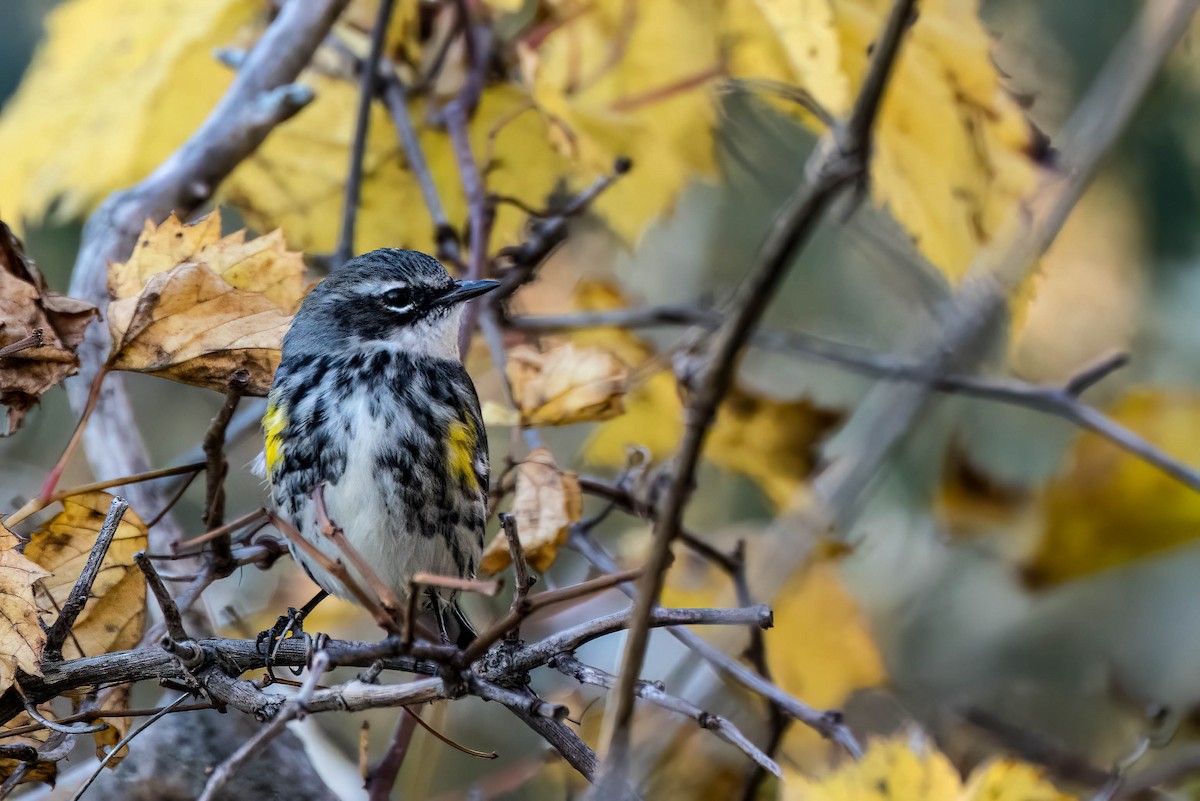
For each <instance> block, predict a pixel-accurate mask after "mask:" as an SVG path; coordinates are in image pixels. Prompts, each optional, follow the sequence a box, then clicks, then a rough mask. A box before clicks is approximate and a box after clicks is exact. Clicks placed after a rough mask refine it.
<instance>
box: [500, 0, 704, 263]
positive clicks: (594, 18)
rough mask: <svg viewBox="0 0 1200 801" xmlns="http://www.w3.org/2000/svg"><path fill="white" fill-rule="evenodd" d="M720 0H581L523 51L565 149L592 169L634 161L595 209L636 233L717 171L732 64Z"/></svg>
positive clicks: (624, 232) (627, 234)
mask: <svg viewBox="0 0 1200 801" xmlns="http://www.w3.org/2000/svg"><path fill="white" fill-rule="evenodd" d="M717 8H718V4H717V3H716V2H714V0H655V2H653V3H630V2H626V0H596V2H592V3H589V4H588V5H587V6H586V8H585V10H584V11H583V13H579V12H578V11H577V9H575V7H574V6H573V5H572V4H564V6H563V8H562V9H559V11H560V14H561V19H560V20H559V23H560V24H558V25H557V26H556V27H555V28H554V29H553V30H551V32H550V33H549V34H548V35H546V36H545V37H544V38H543V39H542V40H541V41H540V42H539V43H538V45H537V47H536V53H535V54H533V53H526V55H525V58H524V59H523V62H522V63H523V66H524V68H525V73H526V75H525V79H526V82H527V83H528V84H529V86H530V87H531V88H532V92H533V95H534V98H535V99H536V100H537V103H538V106H539V108H540V109H541V111H542V113H543V114H544V115H545V117H546V119H547V121H548V123H549V124H550V125H551V140H552V141H553V142H554V144H555V146H556V147H557V148H558V150H559V152H560V153H562V154H563V155H564V156H566V157H567V158H569V159H571V160H572V161H573V162H575V163H577V164H579V165H580V166H582V167H583V171H584V173H585V174H587V173H589V172H590V173H593V174H594V173H598V172H606V171H608V170H611V169H612V165H613V162H614V160H615V159H616V158H617V157H629V158H631V159H632V160H633V163H634V170H633V172H631V173H630V174H629V175H628V176H627V177H625V178H623V179H622V180H621V181H619V182H618V183H617V184H616V185H615V186H614V187H612V188H611V189H609V190H608V191H607V192H605V194H604V195H602V196H601V197H600V199H599V201H598V202H597V203H596V205H595V209H596V210H597V211H598V212H599V213H600V214H601V215H603V216H604V217H605V219H606V220H607V221H608V223H609V225H610V226H611V227H612V228H613V230H614V231H616V232H617V233H618V234H620V235H621V236H622V237H623V238H625V239H626V240H627V241H630V242H636V241H637V239H638V238H639V236H640V234H641V232H642V230H643V229H644V228H645V227H646V225H647V223H649V222H650V221H652V220H654V219H655V218H657V217H660V216H662V215H663V214H665V213H666V212H667V211H669V210H670V208H671V206H672V204H673V203H674V201H675V197H676V195H677V194H678V193H679V191H680V190H681V189H682V188H683V185H684V183H685V182H687V181H688V180H693V179H695V178H696V177H703V176H710V175H712V174H714V172H715V161H714V155H713V126H714V124H715V121H716V112H715V109H714V107H713V103H712V99H711V96H710V89H711V86H712V84H713V82H714V80H715V79H716V78H717V77H719V76H720V75H721V73H722V53H721V40H720V36H719V35H718V28H717V21H718V11H717Z"/></svg>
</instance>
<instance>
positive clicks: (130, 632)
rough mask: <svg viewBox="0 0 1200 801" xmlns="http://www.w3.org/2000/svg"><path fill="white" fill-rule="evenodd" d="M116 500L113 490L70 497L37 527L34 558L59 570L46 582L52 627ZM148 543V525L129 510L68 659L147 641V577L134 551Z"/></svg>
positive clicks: (29, 550) (66, 650)
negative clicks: (143, 638) (143, 573)
mask: <svg viewBox="0 0 1200 801" xmlns="http://www.w3.org/2000/svg"><path fill="white" fill-rule="evenodd" d="M112 498H113V496H111V495H109V494H108V493H107V492H89V493H86V494H84V495H76V496H74V497H71V498H66V499H64V500H63V510H62V511H61V512H59V513H58V514H57V515H55V516H54V517H53V518H51V519H50V520H49V521H48V522H47V523H46V524H45V525H44V526H42V527H41V528H39V529H38V530H37V531H35V532H34V533H33V535H32V537H30V540H29V544H28V545H26V546H25V554H26V556H28V557H29V559H31V560H32V561H34V562H36V563H37V565H38V566H40V567H42V568H45V569H46V570H49V571H51V572H52V573H53V575H52V576H50V577H49V578H47V579H45V580H44V581H43V582H42V587H43V588H44V589H45V593H46V595H47V596H48V598H47V600H48V605H49V607H50V611H49V614H48V615H47V616H46V617H47V624H48V625H49V624H51V623H52V622H53V620H54V619H55V618H56V617H57V612H58V610H59V609H60V608H61V607H62V604H63V603H64V602H65V601H66V600H67V596H69V595H70V594H71V588H72V587H73V586H74V585H75V580H76V579H77V578H78V577H79V572H80V571H81V570H82V569H83V566H84V564H85V563H86V562H87V558H88V554H90V553H91V551H92V545H93V544H95V542H96V536H97V535H98V534H99V533H100V528H101V527H102V526H103V525H104V517H105V515H106V514H107V513H108V507H109V504H111V502H112ZM147 542H148V536H147V531H146V526H145V524H144V523H143V522H142V521H141V518H139V517H138V516H137V514H136V513H135V512H134V511H133V510H132V509H129V510H128V511H126V512H125V517H124V518H122V520H121V525H120V526H119V527H118V528H117V533H116V536H115V537H113V541H112V545H111V546H109V549H108V554H107V555H105V557H104V561H103V562H102V563H101V565H100V572H99V574H97V576H96V581H95V583H94V584H93V585H92V597H91V598H90V599H89V600H88V602H87V605H86V606H85V607H84V609H83V612H82V613H81V614H80V615H79V618H78V619H77V620H76V621H75V627H74V628H73V629H72V636H70V637H68V638H67V641H66V643H64V645H63V656H64V657H66V658H67V659H75V658H77V657H80V656H97V655H98V654H106V653H110V652H112V651H120V650H124V649H126V648H132V647H133V646H135V645H137V643H138V642H139V641H140V640H141V638H142V629H143V628H144V626H145V622H146V611H145V606H146V581H145V578H144V577H143V576H142V573H141V571H140V570H138V568H137V566H136V565H135V564H134V561H133V555H134V554H135V553H137V552H138V551H142V550H145V549H146V545H147ZM81 649H82V653H80V650H81Z"/></svg>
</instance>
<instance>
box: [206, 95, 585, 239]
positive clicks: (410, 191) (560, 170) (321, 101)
mask: <svg viewBox="0 0 1200 801" xmlns="http://www.w3.org/2000/svg"><path fill="white" fill-rule="evenodd" d="M304 80H305V81H306V82H307V83H309V84H311V85H312V86H313V87H314V89H315V90H316V93H317V94H316V99H315V100H314V101H313V102H312V104H310V105H309V107H308V108H306V109H305V110H304V111H303V112H302V113H301V114H298V115H297V116H296V117H294V118H292V119H291V120H289V121H288V122H286V123H284V124H283V125H282V126H280V127H279V129H278V130H276V131H275V132H274V133H272V134H271V137H270V138H269V139H268V140H267V141H266V142H265V143H264V144H263V146H262V147H261V148H259V150H258V151H257V152H255V154H254V155H253V156H251V157H250V158H249V159H248V160H247V161H246V162H245V163H243V164H242V165H241V167H239V168H238V169H237V170H236V171H235V172H234V173H233V175H232V176H230V179H229V180H228V181H227V182H226V184H225V185H224V186H223V188H222V191H223V195H224V197H225V198H227V199H228V200H230V201H231V202H233V203H234V204H236V205H237V206H238V208H239V209H240V210H241V211H242V212H243V213H244V214H245V215H246V220H247V221H248V222H249V223H251V224H252V225H253V226H254V227H256V228H258V229H259V230H266V229H269V228H273V227H275V226H279V227H282V228H283V230H284V233H285V234H286V235H287V238H288V241H289V242H290V243H292V245H293V246H296V247H299V248H300V249H302V250H307V251H314V252H321V251H329V250H332V249H333V247H334V245H335V243H336V242H337V237H338V229H339V220H340V219H341V217H340V215H341V209H342V204H343V200H344V195H345V180H346V171H347V166H348V164H349V160H350V143H351V140H352V138H353V134H354V108H355V105H356V104H357V102H358V89H357V87H356V85H355V84H353V83H351V82H349V81H346V80H343V79H340V78H334V77H330V76H326V75H321V74H316V73H313V74H309V75H307V76H306V77H305V78H304ZM523 110H525V111H523ZM410 114H411V116H412V119H413V123H414V125H416V126H417V133H418V136H419V138H420V140H421V144H422V146H423V150H424V152H425V156H426V158H427V160H428V162H429V169H430V171H431V173H432V175H433V178H434V182H435V183H436V184H437V187H438V190H439V194H440V196H441V199H442V203H443V205H444V206H445V210H446V214H447V216H448V217H449V220H450V222H451V224H453V225H455V226H457V227H459V229H460V230H461V229H462V228H463V226H464V224H465V223H466V219H467V204H466V199H465V196H464V194H463V190H462V182H461V179H460V176H459V172H458V166H457V163H456V162H455V160H454V153H453V151H452V149H451V146H450V140H449V136H448V135H447V133H446V131H445V129H444V128H442V127H439V126H436V125H434V124H432V123H429V122H428V121H427V120H426V117H427V113H426V109H425V106H424V104H423V103H422V102H418V101H413V102H412V103H411V104H410ZM470 137H471V144H472V148H473V150H474V152H475V156H476V159H477V160H478V161H479V162H480V167H481V169H483V170H486V175H487V181H488V186H489V188H490V189H491V190H492V191H495V192H498V193H501V194H503V195H506V196H510V197H515V198H518V199H519V200H521V201H523V202H525V203H527V204H529V205H532V206H542V205H544V203H545V200H546V198H547V196H548V195H549V194H550V193H551V191H552V190H553V189H554V187H555V185H556V183H557V182H558V181H559V179H560V178H561V177H562V176H563V175H564V174H566V173H567V172H568V171H569V165H568V164H567V162H566V161H565V160H563V159H562V158H560V157H559V156H558V155H557V154H556V153H555V152H554V151H553V149H552V148H551V147H550V146H549V145H548V144H547V142H546V133H545V126H544V124H543V123H542V120H541V119H540V118H539V117H538V115H537V114H536V112H534V111H533V110H532V102H531V101H530V99H529V98H528V96H527V95H526V94H525V93H524V92H522V91H521V90H519V89H517V88H515V87H512V86H504V85H501V86H496V87H492V88H489V89H488V90H487V91H486V92H485V93H484V95H483V98H482V100H481V101H480V104H479V107H478V108H477V109H476V111H475V115H474V117H473V118H472V119H471V122H470ZM489 154H491V156H490V158H489ZM363 171H364V179H363V181H364V183H363V191H362V201H361V206H360V210H359V215H358V225H357V227H356V229H355V242H354V250H355V252H359V253H361V252H365V251H368V250H372V249H374V248H379V247H406V248H413V249H416V250H423V251H432V250H433V249H434V246H435V241H434V229H433V220H432V218H431V217H430V215H429V210H428V208H427V207H426V205H425V201H424V199H423V198H422V196H421V192H420V188H419V187H418V185H417V181H416V179H415V177H414V176H413V173H412V172H411V171H410V170H409V167H408V164H407V160H406V158H405V155H404V152H403V149H402V148H401V147H400V141H399V139H398V135H397V133H396V128H395V126H394V125H393V124H392V120H391V118H390V117H389V116H388V114H387V111H386V110H385V109H384V108H383V107H382V106H381V105H379V104H376V105H375V106H373V108H372V111H371V128H370V135H369V137H368V140H367V149H366V154H365V158H364V160H363ZM524 221H525V214H524V213H523V212H521V211H520V210H519V209H516V208H514V207H513V206H510V205H507V204H502V205H500V206H499V207H498V208H497V211H496V220H495V225H494V227H493V244H494V245H497V246H499V245H507V244H514V243H516V242H517V241H519V239H520V233H521V230H522V226H523V224H524Z"/></svg>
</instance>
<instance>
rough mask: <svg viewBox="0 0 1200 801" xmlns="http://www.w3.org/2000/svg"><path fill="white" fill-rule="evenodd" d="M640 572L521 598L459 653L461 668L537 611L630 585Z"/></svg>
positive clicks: (620, 574)
mask: <svg viewBox="0 0 1200 801" xmlns="http://www.w3.org/2000/svg"><path fill="white" fill-rule="evenodd" d="M641 572H642V571H641V569H640V568H638V569H634V570H628V571H626V572H624V573H616V574H614V575H611V576H599V577H598V578H594V579H591V580H589V581H584V582H581V583H579V584H574V585H572V586H570V587H563V588H561V589H557V590H551V591H550V592H540V593H538V594H537V595H533V596H529V597H525V598H521V599H520V601H519V602H518V601H516V600H514V601H513V605H512V607H511V608H510V609H509V611H508V612H507V613H506V614H505V615H504V616H503V617H501V618H500V619H499V620H497V621H496V622H495V623H493V624H492V625H491V626H489V627H488V628H487V629H486V630H484V631H482V632H480V633H479V636H478V637H476V638H475V639H474V640H472V642H471V644H470V645H469V646H468V647H467V648H466V650H465V651H463V658H462V661H463V664H465V665H469V664H471V663H472V662H474V661H475V660H476V659H478V658H479V657H481V656H483V654H484V652H485V651H487V649H488V648H490V647H491V646H492V644H493V643H495V642H496V641H497V640H499V639H501V638H502V637H505V636H506V635H507V634H508V632H510V631H513V630H515V629H516V628H517V627H518V626H519V625H520V623H521V621H522V620H524V619H525V618H527V617H529V616H530V615H532V614H533V613H534V612H536V611H538V610H539V609H544V608H546V607H547V606H552V605H554V604H560V603H566V602H567V601H573V600H575V599H577V598H585V597H587V596H589V595H594V594H595V593H598V592H603V591H604V590H607V589H609V588H611V587H615V586H617V585H618V584H623V583H624V582H627V581H633V580H634V579H636V578H637V577H638V576H639V575H641Z"/></svg>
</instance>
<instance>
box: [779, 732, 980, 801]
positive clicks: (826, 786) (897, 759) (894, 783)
mask: <svg viewBox="0 0 1200 801" xmlns="http://www.w3.org/2000/svg"><path fill="white" fill-rule="evenodd" d="M783 788H784V789H783V794H782V796H781V801H957V799H958V797H959V791H960V790H961V789H962V781H961V780H960V779H959V777H958V771H956V770H955V769H954V766H953V765H951V764H950V760H949V759H947V758H946V757H945V756H944V755H943V754H941V753H940V752H938V751H936V750H933V749H932V746H929V745H925V744H923V743H918V744H915V746H914V745H913V744H910V743H909V739H908V738H906V737H895V738H892V739H889V740H876V741H874V742H872V743H871V744H870V747H868V748H867V753H866V754H865V755H864V756H863V758H862V760H861V761H859V762H852V763H850V764H848V765H846V766H845V767H843V768H841V769H840V770H838V771H835V772H834V773H832V774H830V775H829V776H826V777H825V778H823V779H819V780H814V779H808V778H806V777H804V776H800V775H798V774H796V773H795V772H794V771H791V770H790V769H786V768H785V772H784V783H783Z"/></svg>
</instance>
